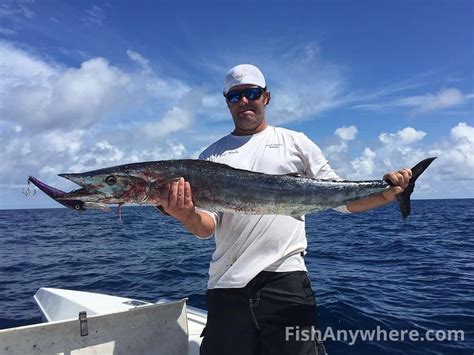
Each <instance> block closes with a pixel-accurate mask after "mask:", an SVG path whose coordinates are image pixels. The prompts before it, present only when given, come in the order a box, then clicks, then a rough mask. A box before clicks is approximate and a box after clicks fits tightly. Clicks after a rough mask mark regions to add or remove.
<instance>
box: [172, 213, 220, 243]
mask: <svg viewBox="0 0 474 355" xmlns="http://www.w3.org/2000/svg"><path fill="white" fill-rule="evenodd" d="M177 219H178V221H180V222H181V223H182V224H183V225H184V226H185V227H186V229H187V230H188V231H189V232H190V233H192V234H194V235H197V236H198V237H201V238H207V237H209V236H210V235H211V234H212V233H214V229H215V224H214V220H213V219H212V217H211V216H209V215H208V214H207V213H205V212H202V211H194V212H193V213H192V214H191V215H190V216H189V217H188V218H186V219H180V218H177Z"/></svg>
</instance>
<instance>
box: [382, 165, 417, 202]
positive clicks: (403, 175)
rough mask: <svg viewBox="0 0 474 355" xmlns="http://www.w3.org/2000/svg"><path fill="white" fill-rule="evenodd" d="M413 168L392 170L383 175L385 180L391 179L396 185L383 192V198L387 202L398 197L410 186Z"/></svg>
mask: <svg viewBox="0 0 474 355" xmlns="http://www.w3.org/2000/svg"><path fill="white" fill-rule="evenodd" d="M411 175H412V174H411V169H408V168H405V169H402V170H399V171H392V172H390V173H388V174H385V175H384V176H383V179H384V180H390V181H391V182H392V183H393V185H394V186H392V187H391V188H389V189H387V190H385V191H384V192H383V193H382V196H383V198H384V199H385V200H386V201H387V202H391V201H393V200H395V199H396V196H397V195H398V194H399V193H401V192H403V190H405V188H406V187H407V186H408V183H409V182H410V179H411Z"/></svg>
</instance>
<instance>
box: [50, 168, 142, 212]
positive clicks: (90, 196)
mask: <svg viewBox="0 0 474 355" xmlns="http://www.w3.org/2000/svg"><path fill="white" fill-rule="evenodd" d="M59 176H61V177H64V178H66V179H68V180H71V181H72V182H74V183H76V184H78V185H79V186H81V187H82V188H81V189H78V190H75V191H71V192H69V193H66V194H65V195H64V196H63V197H62V198H63V199H78V200H81V201H84V202H94V203H109V204H115V203H118V204H122V203H142V202H144V201H145V200H146V199H147V195H148V191H149V189H150V183H149V181H148V180H147V179H146V178H145V177H144V176H137V175H133V174H130V173H128V172H123V171H114V170H107V169H101V170H96V171H91V172H85V173H78V174H59Z"/></svg>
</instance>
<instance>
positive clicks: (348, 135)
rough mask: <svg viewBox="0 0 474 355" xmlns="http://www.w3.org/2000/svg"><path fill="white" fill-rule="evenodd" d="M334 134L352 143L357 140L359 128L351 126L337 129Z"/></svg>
mask: <svg viewBox="0 0 474 355" xmlns="http://www.w3.org/2000/svg"><path fill="white" fill-rule="evenodd" d="M334 133H335V134H336V136H338V137H339V138H341V139H342V140H343V141H351V140H353V139H355V137H356V135H357V127H356V126H349V127H346V126H343V127H340V128H338V129H336V131H335V132H334Z"/></svg>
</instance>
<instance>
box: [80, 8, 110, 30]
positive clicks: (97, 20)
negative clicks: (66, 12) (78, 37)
mask: <svg viewBox="0 0 474 355" xmlns="http://www.w3.org/2000/svg"><path fill="white" fill-rule="evenodd" d="M84 12H85V14H86V15H85V17H84V21H85V22H86V23H91V24H95V25H102V24H103V23H104V21H105V19H106V16H105V12H104V10H102V8H101V7H99V6H97V5H92V7H91V8H90V9H87V10H84Z"/></svg>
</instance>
